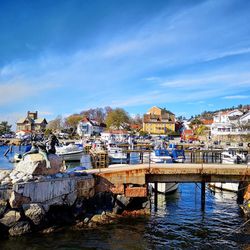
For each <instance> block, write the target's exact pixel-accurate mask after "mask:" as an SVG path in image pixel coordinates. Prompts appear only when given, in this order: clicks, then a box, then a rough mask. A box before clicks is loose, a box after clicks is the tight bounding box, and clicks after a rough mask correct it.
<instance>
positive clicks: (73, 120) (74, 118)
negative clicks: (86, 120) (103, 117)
mask: <svg viewBox="0 0 250 250" xmlns="http://www.w3.org/2000/svg"><path fill="white" fill-rule="evenodd" d="M82 118H83V117H82V116H81V115H76V114H74V115H70V116H68V117H67V118H66V119H65V125H66V127H67V128H69V129H70V130H71V131H72V134H74V133H75V131H76V128H77V125H78V123H79V122H80V121H81V119H82Z"/></svg>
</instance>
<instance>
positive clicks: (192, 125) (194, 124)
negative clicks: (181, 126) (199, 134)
mask: <svg viewBox="0 0 250 250" xmlns="http://www.w3.org/2000/svg"><path fill="white" fill-rule="evenodd" d="M201 124H203V122H202V121H201V120H200V119H198V118H195V119H194V120H193V121H191V122H190V125H189V126H190V128H192V129H195V128H197V127H199V126H200V125H201Z"/></svg>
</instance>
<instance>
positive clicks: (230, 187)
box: [208, 182, 239, 193]
mask: <svg viewBox="0 0 250 250" xmlns="http://www.w3.org/2000/svg"><path fill="white" fill-rule="evenodd" d="M208 186H209V187H210V188H213V189H219V190H225V191H229V192H235V193H237V192H238V188H239V183H232V182H225V183H222V182H210V183H209V184H208Z"/></svg>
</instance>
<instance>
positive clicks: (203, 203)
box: [201, 181, 206, 211]
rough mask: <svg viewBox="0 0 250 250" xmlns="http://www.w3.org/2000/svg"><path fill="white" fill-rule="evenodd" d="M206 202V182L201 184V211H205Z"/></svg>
mask: <svg viewBox="0 0 250 250" xmlns="http://www.w3.org/2000/svg"><path fill="white" fill-rule="evenodd" d="M205 202H206V182H205V181H202V182H201V210H202V211H205Z"/></svg>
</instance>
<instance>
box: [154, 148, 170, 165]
mask: <svg viewBox="0 0 250 250" xmlns="http://www.w3.org/2000/svg"><path fill="white" fill-rule="evenodd" d="M150 162H152V163H172V162H173V160H172V157H171V156H170V154H169V152H168V150H166V149H155V150H154V151H153V152H151V153H150Z"/></svg>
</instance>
